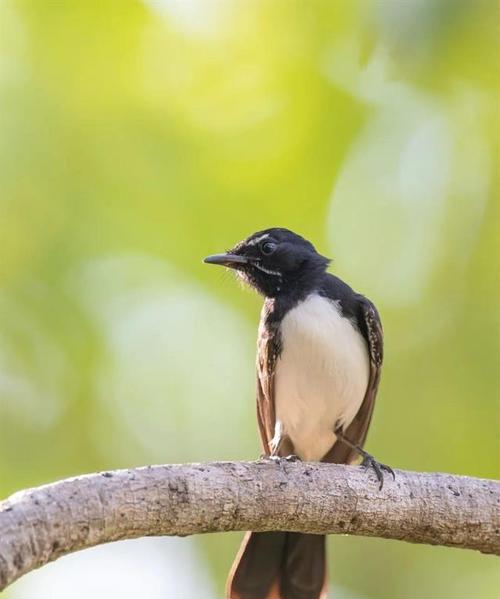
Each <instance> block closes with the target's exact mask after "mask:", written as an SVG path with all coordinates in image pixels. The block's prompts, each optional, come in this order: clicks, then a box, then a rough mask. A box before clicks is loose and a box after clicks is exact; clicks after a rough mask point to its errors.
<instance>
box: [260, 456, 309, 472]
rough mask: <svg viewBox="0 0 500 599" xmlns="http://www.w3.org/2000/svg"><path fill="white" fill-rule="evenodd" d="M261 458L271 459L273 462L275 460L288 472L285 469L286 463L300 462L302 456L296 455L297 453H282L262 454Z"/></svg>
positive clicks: (284, 470)
mask: <svg viewBox="0 0 500 599" xmlns="http://www.w3.org/2000/svg"><path fill="white" fill-rule="evenodd" d="M260 459H261V460H265V461H267V460H269V461H271V462H274V463H275V464H277V465H278V466H279V467H280V468H281V470H282V471H283V472H284V473H285V474H286V469H285V465H286V464H289V463H293V462H300V461H301V460H300V458H299V456H297V455H295V454H293V453H292V454H290V455H287V456H281V455H261V456H260Z"/></svg>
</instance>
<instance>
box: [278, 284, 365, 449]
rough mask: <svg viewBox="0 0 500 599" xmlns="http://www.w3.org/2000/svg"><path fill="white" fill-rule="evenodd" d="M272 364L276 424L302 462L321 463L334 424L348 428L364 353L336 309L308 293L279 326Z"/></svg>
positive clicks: (359, 394) (358, 396)
mask: <svg viewBox="0 0 500 599" xmlns="http://www.w3.org/2000/svg"><path fill="white" fill-rule="evenodd" d="M281 340H282V345H283V349H282V352H281V356H280V358H279V359H278V362H277V364H276V373H275V406H276V424H277V426H278V428H279V427H281V431H282V432H283V433H284V434H286V435H288V436H289V437H290V440H291V441H292V443H293V446H294V452H295V453H296V454H297V455H298V456H299V457H300V458H301V459H303V460H320V459H321V458H322V457H323V456H324V455H325V454H326V453H327V452H328V450H329V449H330V448H331V446H332V445H333V443H334V442H335V440H336V437H335V435H334V433H333V429H334V427H335V425H336V423H343V424H345V425H346V426H348V425H349V424H350V422H351V421H352V419H353V418H354V416H355V415H356V413H357V411H358V410H359V408H360V406H361V403H362V401H363V399H364V396H365V392H366V389H367V386H368V379H369V375H370V363H369V356H368V348H367V345H366V342H365V340H364V338H363V337H362V335H361V334H360V332H359V331H358V330H357V329H356V328H355V327H354V326H353V324H352V323H351V322H350V321H349V320H348V319H347V318H344V317H342V315H341V312H340V308H339V306H338V304H337V303H336V302H334V301H331V300H328V299H326V298H324V297H321V296H320V295H317V294H312V295H310V296H309V297H307V298H306V299H305V300H304V301H303V302H301V303H300V304H298V305H297V306H296V307H295V308H293V309H292V310H290V311H289V312H288V313H287V314H286V315H285V317H284V318H283V322H282V323H281Z"/></svg>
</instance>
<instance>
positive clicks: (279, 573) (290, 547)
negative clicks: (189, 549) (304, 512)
mask: <svg viewBox="0 0 500 599" xmlns="http://www.w3.org/2000/svg"><path fill="white" fill-rule="evenodd" d="M227 597H228V599H325V598H326V542H325V536H324V535H312V534H302V533H297V532H252V533H250V532H248V533H247V534H246V535H245V538H244V540H243V543H242V544H241V548H240V550H239V552H238V555H237V556H236V559H235V561H234V564H233V567H232V570H231V573H230V575H229V579H228V583H227Z"/></svg>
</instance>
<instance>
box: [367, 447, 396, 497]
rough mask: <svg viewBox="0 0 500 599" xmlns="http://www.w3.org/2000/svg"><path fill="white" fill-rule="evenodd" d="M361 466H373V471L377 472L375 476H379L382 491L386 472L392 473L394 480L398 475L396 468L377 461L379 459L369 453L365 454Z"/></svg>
mask: <svg viewBox="0 0 500 599" xmlns="http://www.w3.org/2000/svg"><path fill="white" fill-rule="evenodd" d="M361 466H362V467H363V468H372V469H373V471H374V472H375V476H376V477H377V480H378V482H379V491H381V490H382V487H383V486H384V472H388V473H389V474H391V475H392V478H393V479H394V480H396V475H395V474H394V470H393V469H392V468H391V467H390V466H387V465H386V464H382V463H381V462H377V460H376V459H375V458H374V457H373V456H372V455H370V454H369V453H366V454H365V456H364V458H363V461H362V462H361Z"/></svg>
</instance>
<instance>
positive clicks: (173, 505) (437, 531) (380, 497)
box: [0, 461, 500, 590]
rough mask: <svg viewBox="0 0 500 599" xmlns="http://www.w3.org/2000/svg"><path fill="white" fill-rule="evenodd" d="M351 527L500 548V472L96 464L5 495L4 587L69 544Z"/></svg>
mask: <svg viewBox="0 0 500 599" xmlns="http://www.w3.org/2000/svg"><path fill="white" fill-rule="evenodd" d="M229 530H255V531H263V530H290V531H300V532H310V533H326V534H338V533H342V534H352V535H364V536H372V537H383V538H386V539H400V540H404V541H409V542H412V543H428V544H432V545H446V546H449V547H461V548H464V549H476V550H478V551H481V552H483V553H494V554H497V555H499V554H500V481H493V480H485V479H478V478H470V477H465V476H455V475H451V474H427V473H417V472H405V471H400V470H398V471H396V480H395V481H393V480H392V478H391V477H388V476H386V478H385V484H384V488H383V489H382V490H381V491H379V490H378V483H377V481H376V480H375V478H374V476H373V473H371V472H370V473H367V471H366V470H364V469H363V468H360V467H356V466H342V465H333V464H312V463H302V462H296V463H281V464H277V463H273V462H269V461H257V462H248V463H247V462H224V463H208V464H186V465H170V466H149V467H145V468H135V469H131V470H119V471H114V472H102V473H98V474H89V475H85V476H79V477H76V478H71V479H67V480H62V481H60V482H56V483H54V484H50V485H46V486H43V487H38V488H35V489H29V490H26V491H21V492H19V493H16V494H15V495H12V496H11V497H10V498H8V499H7V500H5V501H3V502H2V503H0V590H2V589H4V588H5V587H7V586H8V585H9V584H10V583H12V582H13V581H14V580H16V579H17V578H19V577H20V576H22V575H23V574H26V573H27V572H30V571H31V570H34V569H35V568H38V567H40V566H42V565H44V564H46V563H47V562H50V561H52V560H54V559H56V558H58V557H60V556H62V555H65V554H67V553H71V552H73V551H77V550H79V549H84V548H87V547H92V546H94V545H98V544H100V543H107V542H109V541H116V540H118V539H130V538H135V537H141V536H157V535H178V536H185V535H191V534H198V533H204V532H217V531H219V532H220V531H229Z"/></svg>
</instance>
